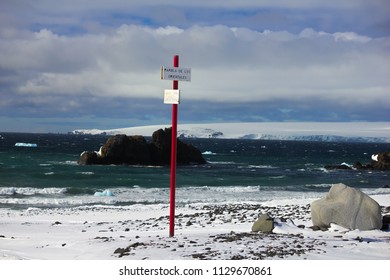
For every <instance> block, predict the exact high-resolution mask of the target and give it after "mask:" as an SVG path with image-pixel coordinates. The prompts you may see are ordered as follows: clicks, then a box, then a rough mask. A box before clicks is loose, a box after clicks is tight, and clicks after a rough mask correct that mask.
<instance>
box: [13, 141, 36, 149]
mask: <svg viewBox="0 0 390 280" xmlns="http://www.w3.org/2000/svg"><path fill="white" fill-rule="evenodd" d="M15 147H28V148H36V147H38V145H37V144H35V143H22V142H18V143H15Z"/></svg>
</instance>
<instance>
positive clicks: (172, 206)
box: [169, 55, 179, 237]
mask: <svg viewBox="0 0 390 280" xmlns="http://www.w3.org/2000/svg"><path fill="white" fill-rule="evenodd" d="M173 67H179V56H178V55H175V56H174V57H173ZM172 84H173V85H172V86H173V89H179V81H178V80H173V83H172ZM177 111H178V104H172V138H171V142H172V144H171V180H170V212H169V236H170V237H173V236H174V235H175V196H176V152H177V149H176V143H177Z"/></svg>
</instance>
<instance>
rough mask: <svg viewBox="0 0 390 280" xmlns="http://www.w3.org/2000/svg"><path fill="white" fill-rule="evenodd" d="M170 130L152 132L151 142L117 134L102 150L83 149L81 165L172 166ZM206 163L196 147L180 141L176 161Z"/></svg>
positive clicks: (183, 163)
mask: <svg viewBox="0 0 390 280" xmlns="http://www.w3.org/2000/svg"><path fill="white" fill-rule="evenodd" d="M171 133H172V129H171V128H166V129H164V130H163V129H159V130H157V131H155V132H154V133H153V135H152V141H151V142H150V143H148V142H147V141H146V139H145V138H144V137H143V136H139V135H136V136H127V135H122V134H121V135H115V136H112V137H110V138H108V140H107V142H106V143H105V144H104V145H103V146H102V147H101V148H100V150H99V152H93V151H92V152H91V151H85V152H83V153H82V154H81V155H80V159H79V161H78V163H79V164H80V165H90V164H102V165H104V164H117V165H120V164H128V165H153V166H163V165H169V164H170V161H171V138H172V137H171ZM205 163H206V160H205V159H204V158H203V156H202V153H201V152H200V151H199V150H198V149H197V148H196V147H194V146H192V145H189V144H186V143H184V142H182V141H180V140H177V164H179V165H189V164H205Z"/></svg>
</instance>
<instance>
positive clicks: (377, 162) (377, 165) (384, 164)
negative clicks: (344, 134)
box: [325, 152, 390, 170]
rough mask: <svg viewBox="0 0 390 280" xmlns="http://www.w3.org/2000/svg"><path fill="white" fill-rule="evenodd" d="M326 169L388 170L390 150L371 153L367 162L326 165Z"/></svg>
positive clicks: (389, 167) (389, 166)
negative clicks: (351, 164) (370, 159)
mask: <svg viewBox="0 0 390 280" xmlns="http://www.w3.org/2000/svg"><path fill="white" fill-rule="evenodd" d="M325 168H326V169H328V170H332V169H347V170H348V169H356V170H390V152H384V153H377V154H374V155H372V161H371V162H370V163H367V164H362V163H360V162H356V163H354V165H353V166H352V167H351V166H348V165H346V164H340V165H327V166H325Z"/></svg>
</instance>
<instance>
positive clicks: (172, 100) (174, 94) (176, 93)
mask: <svg viewBox="0 0 390 280" xmlns="http://www.w3.org/2000/svg"><path fill="white" fill-rule="evenodd" d="M179 103H180V90H178V89H166V90H164V104H179Z"/></svg>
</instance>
